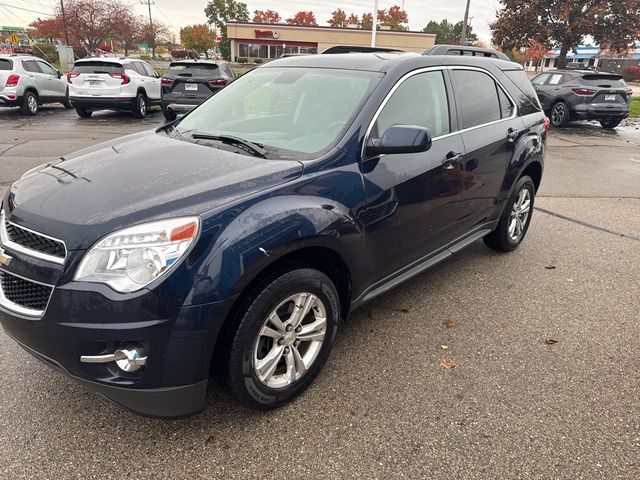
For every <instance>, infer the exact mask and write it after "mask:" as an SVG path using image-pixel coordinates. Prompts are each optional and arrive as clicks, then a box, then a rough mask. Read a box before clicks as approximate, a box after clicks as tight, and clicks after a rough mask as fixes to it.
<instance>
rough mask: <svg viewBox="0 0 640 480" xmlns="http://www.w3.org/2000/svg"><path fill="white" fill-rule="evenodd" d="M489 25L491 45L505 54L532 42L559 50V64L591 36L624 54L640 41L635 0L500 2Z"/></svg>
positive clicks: (639, 12) (638, 6)
mask: <svg viewBox="0 0 640 480" xmlns="http://www.w3.org/2000/svg"><path fill="white" fill-rule="evenodd" d="M500 3H501V4H502V9H501V10H500V11H499V12H498V18H497V19H496V21H495V22H493V23H492V24H491V28H492V30H493V43H495V44H496V45H500V46H501V47H502V48H503V49H504V50H510V49H512V48H513V47H516V48H526V47H528V46H529V45H531V42H532V41H536V42H540V43H542V44H544V45H549V46H551V47H559V48H560V57H559V59H558V63H559V66H560V67H563V66H565V65H566V63H567V53H569V51H570V50H572V49H574V48H576V47H577V46H578V45H580V44H581V43H583V41H584V39H585V37H586V36H592V37H593V38H594V40H595V41H596V42H597V43H598V44H599V45H600V47H602V48H604V49H610V50H613V51H618V52H624V51H626V50H627V49H628V48H629V47H630V46H631V45H632V44H633V42H634V41H636V40H638V39H640V2H638V0H530V1H528V2H522V1H520V0H500Z"/></svg>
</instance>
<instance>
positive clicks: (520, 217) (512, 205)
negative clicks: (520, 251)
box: [484, 175, 536, 252]
mask: <svg viewBox="0 0 640 480" xmlns="http://www.w3.org/2000/svg"><path fill="white" fill-rule="evenodd" d="M535 195H536V188H535V185H534V184H533V180H531V177H528V176H526V175H525V176H524V177H522V178H521V179H520V180H518V183H517V184H516V186H515V188H514V189H513V193H512V194H511V196H510V197H509V200H508V201H507V205H506V207H505V209H504V212H503V213H502V217H500V222H499V223H498V226H497V227H496V229H495V230H494V231H493V232H491V233H490V234H489V235H487V236H486V237H484V243H485V244H486V245H487V246H488V247H491V248H493V249H494V250H499V251H501V252H510V251H512V250H515V249H516V248H518V247H519V246H520V244H521V243H522V241H523V240H524V237H525V236H526V235H527V231H528V230H529V225H530V224H531V215H532V213H533V204H534V201H535Z"/></svg>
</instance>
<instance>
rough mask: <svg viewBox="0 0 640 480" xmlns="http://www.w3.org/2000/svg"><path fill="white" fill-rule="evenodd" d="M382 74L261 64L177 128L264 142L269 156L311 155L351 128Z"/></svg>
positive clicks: (299, 157) (187, 133)
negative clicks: (262, 66) (277, 66)
mask: <svg viewBox="0 0 640 480" xmlns="http://www.w3.org/2000/svg"><path fill="white" fill-rule="evenodd" d="M380 78H382V74H381V73H377V72H361V71H351V70H329V69H320V68H276V67H274V68H259V69H256V70H254V71H252V72H250V73H248V74H246V75H244V76H242V77H240V78H239V79H238V80H236V81H235V82H233V83H232V84H230V85H229V86H228V87H226V88H224V89H223V90H221V91H220V92H219V93H217V94H216V95H214V96H213V97H211V98H210V99H209V100H207V101H206V102H205V103H203V104H202V105H201V106H200V107H198V108H197V109H196V110H194V111H193V112H192V113H190V114H189V115H187V116H186V117H185V118H184V119H183V120H182V121H181V122H180V123H179V124H178V126H177V130H178V132H179V133H180V134H181V135H182V136H183V137H184V138H188V137H189V136H190V135H192V134H193V133H195V132H198V133H200V134H207V135H212V136H234V137H238V138H242V139H244V140H248V141H250V142H253V143H255V144H258V145H260V146H262V147H263V148H264V149H265V150H266V151H267V153H268V158H281V159H295V160H304V159H310V158H314V157H316V156H318V155H319V154H321V153H324V152H325V151H327V150H328V149H329V148H331V147H332V146H333V145H334V143H335V142H336V141H337V140H338V139H339V137H340V135H341V134H343V133H344V131H345V130H346V129H347V128H348V127H349V125H350V124H351V122H352V121H353V119H354V118H355V115H356V114H357V112H358V110H359V107H360V105H361V104H362V103H363V101H364V100H365V99H366V98H367V96H368V94H369V93H370V92H371V91H372V90H373V88H374V87H375V86H376V85H377V84H378V82H379V81H380Z"/></svg>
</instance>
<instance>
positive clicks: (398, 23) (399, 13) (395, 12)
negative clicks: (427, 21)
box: [378, 5, 409, 30]
mask: <svg viewBox="0 0 640 480" xmlns="http://www.w3.org/2000/svg"><path fill="white" fill-rule="evenodd" d="M381 13H382V15H381ZM378 21H379V22H380V23H381V24H382V25H385V26H387V27H390V28H391V30H406V29H407V27H406V26H405V24H406V23H408V22H409V16H408V15H407V12H406V11H405V10H402V8H400V7H399V6H398V5H394V6H393V7H391V8H389V10H379V11H378Z"/></svg>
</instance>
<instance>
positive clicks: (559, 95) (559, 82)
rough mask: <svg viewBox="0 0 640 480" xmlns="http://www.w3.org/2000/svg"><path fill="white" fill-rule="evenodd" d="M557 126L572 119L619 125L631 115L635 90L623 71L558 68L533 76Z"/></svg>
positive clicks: (546, 109)
mask: <svg viewBox="0 0 640 480" xmlns="http://www.w3.org/2000/svg"><path fill="white" fill-rule="evenodd" d="M532 83H533V86H534V88H535V89H536V92H537V93H538V97H539V98H540V102H541V103H542V107H543V108H544V110H545V112H548V114H549V116H550V118H551V124H552V125H553V126H554V127H565V126H567V124H568V123H569V122H570V121H572V120H598V121H599V122H600V124H601V125H602V127H603V128H616V127H617V126H618V125H619V124H620V122H622V120H624V119H625V118H627V117H628V116H629V108H630V104H631V95H632V94H633V91H632V90H631V89H630V88H629V87H628V86H627V84H626V83H625V81H624V79H623V78H622V76H621V75H616V74H614V73H594V72H587V71H584V70H582V71H580V70H578V71H576V70H571V71H569V70H556V71H551V72H546V73H542V74H540V75H538V76H537V77H536V78H534V79H533V80H532Z"/></svg>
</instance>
